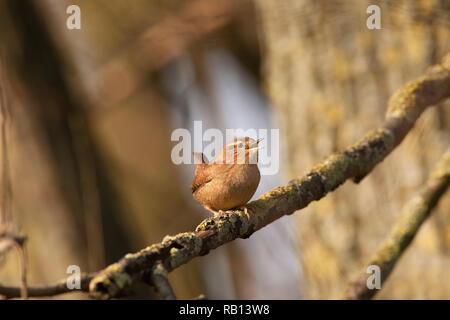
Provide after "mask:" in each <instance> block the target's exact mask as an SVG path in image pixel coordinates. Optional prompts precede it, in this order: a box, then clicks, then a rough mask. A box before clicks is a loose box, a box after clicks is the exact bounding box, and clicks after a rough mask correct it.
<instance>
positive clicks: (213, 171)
mask: <svg viewBox="0 0 450 320" xmlns="http://www.w3.org/2000/svg"><path fill="white" fill-rule="evenodd" d="M230 166H232V165H227V164H215V163H211V164H206V163H200V164H198V165H197V167H196V168H195V174H194V181H192V184H191V191H192V193H194V192H196V191H197V190H198V189H200V188H201V187H203V186H204V185H205V184H207V183H208V182H210V181H211V180H212V179H213V178H214V177H218V176H222V175H223V174H225V173H226V172H228V171H229V167H230Z"/></svg>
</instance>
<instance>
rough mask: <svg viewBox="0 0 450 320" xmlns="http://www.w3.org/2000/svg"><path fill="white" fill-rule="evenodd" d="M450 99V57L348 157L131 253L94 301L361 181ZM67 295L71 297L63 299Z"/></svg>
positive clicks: (99, 281)
mask: <svg viewBox="0 0 450 320" xmlns="http://www.w3.org/2000/svg"><path fill="white" fill-rule="evenodd" d="M449 96H450V54H448V55H447V56H446V58H445V59H444V61H443V63H442V65H436V66H434V67H432V68H430V70H429V71H428V72H427V74H426V75H424V76H422V77H420V78H418V79H416V80H414V81H411V82H409V83H407V84H406V85H405V86H403V87H402V88H400V89H399V90H397V92H396V93H395V94H394V95H393V96H392V97H391V99H390V101H389V105H388V111H387V113H386V118H385V122H384V123H383V124H382V126H381V127H380V128H378V129H377V130H374V131H372V132H370V133H368V134H367V135H366V136H365V137H364V138H363V139H361V140H360V141H359V142H357V143H355V144H354V145H352V146H350V147H348V148H347V149H345V150H344V151H342V152H340V153H335V154H332V155H330V156H329V157H328V158H327V159H325V161H323V162H322V163H321V164H319V165H317V166H316V167H314V168H313V169H312V170H311V171H310V172H309V173H308V174H306V175H305V176H304V177H303V178H301V179H295V180H292V181H291V182H290V183H289V185H288V186H282V187H278V188H275V189H273V190H271V191H269V192H267V193H265V194H264V195H262V196H261V197H260V198H259V199H257V200H256V201H253V202H250V203H249V204H248V205H247V207H248V209H249V210H250V211H251V213H252V214H251V215H250V217H247V216H246V215H245V214H244V213H243V212H242V211H241V210H234V211H233V212H232V213H228V214H225V215H223V216H219V217H214V218H209V219H206V220H204V221H203V222H202V223H200V225H199V226H198V227H197V228H196V230H195V231H194V232H185V233H180V234H177V235H175V236H166V237H165V238H164V239H163V241H162V242H160V243H156V244H153V245H151V246H149V247H147V248H145V249H142V250H141V251H139V252H137V253H129V254H127V255H125V256H124V257H123V258H122V259H121V260H120V261H118V262H116V263H114V264H111V265H110V266H108V267H107V268H105V269H103V270H101V271H99V272H98V273H97V274H96V275H95V276H94V277H93V279H92V280H91V281H90V283H89V292H90V294H91V296H92V297H95V298H103V299H107V298H112V297H119V296H121V295H124V294H126V292H127V289H128V288H130V287H131V285H132V284H133V283H134V282H136V281H142V280H144V279H145V277H146V274H147V273H148V272H149V271H150V270H153V268H154V267H155V265H156V263H159V261H160V263H161V264H162V266H163V267H164V268H165V269H166V270H167V272H170V271H172V270H174V269H176V268H178V267H179V266H181V265H183V264H185V263H187V262H188V261H190V260H191V259H193V258H195V257H198V256H202V255H206V254H207V253H208V252H209V251H210V250H212V249H215V248H217V247H219V246H221V245H224V244H226V243H228V242H230V241H233V240H235V239H237V238H248V237H249V236H250V235H251V234H252V233H254V232H255V231H257V230H259V229H261V228H263V227H264V226H266V225H268V224H270V223H271V222H273V221H275V220H277V219H279V218H281V217H282V216H284V215H288V214H292V213H293V212H295V211H296V210H299V209H302V208H305V207H306V206H307V205H308V204H309V203H311V202H312V201H317V200H319V199H321V198H323V197H324V196H325V195H326V194H328V193H329V192H330V191H333V190H334V189H336V188H337V187H339V186H340V185H341V184H343V183H344V182H345V181H346V180H348V179H353V180H354V181H355V182H359V181H361V179H363V178H364V177H365V176H366V175H367V174H368V173H369V172H370V171H371V170H372V169H373V168H374V167H375V166H376V165H377V164H378V163H380V162H381V161H382V160H383V159H384V158H385V157H386V156H387V155H389V153H391V152H392V150H394V148H395V147H396V146H397V145H398V144H400V142H401V141H402V140H403V138H404V137H405V136H406V134H407V133H408V132H409V130H411V128H412V127H413V126H414V123H415V121H416V120H417V119H418V117H419V116H420V114H421V113H422V112H423V111H424V110H425V109H426V108H427V107H428V106H430V105H433V104H437V103H439V102H440V101H442V100H444V99H446V98H448V97H449ZM62 292H67V291H60V292H59V293H62ZM1 293H2V290H1V288H0V294H1ZM29 295H30V296H32V295H33V292H32V291H30V292H29Z"/></svg>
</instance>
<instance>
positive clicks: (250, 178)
mask: <svg viewBox="0 0 450 320" xmlns="http://www.w3.org/2000/svg"><path fill="white" fill-rule="evenodd" d="M261 140H262V139H258V140H253V139H251V138H248V137H240V138H236V139H234V140H233V141H232V142H229V143H228V144H226V145H225V146H224V147H223V149H222V151H221V152H220V153H219V154H218V155H217V156H216V157H215V158H214V159H213V160H212V161H211V162H210V163H206V161H205V157H204V155H203V153H194V157H195V158H196V160H197V163H198V164H197V167H196V168H195V174H194V180H193V181H192V185H191V191H192V195H193V196H194V198H195V199H196V200H197V201H198V202H199V203H200V204H201V205H202V206H203V207H204V208H205V209H206V210H208V211H209V212H211V213H212V214H213V215H214V216H218V215H222V214H224V213H226V211H227V210H230V209H235V208H237V209H242V210H244V212H245V214H247V215H248V214H249V213H248V209H247V208H246V207H245V206H244V205H245V204H246V203H247V202H248V201H249V200H250V199H251V197H252V196H253V194H254V193H255V191H256V188H257V187H258V184H259V180H260V178H261V175H260V173H259V169H258V165H257V162H258V150H259V149H261V147H258V143H259V142H260V141H261Z"/></svg>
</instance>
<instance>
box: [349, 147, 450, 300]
mask: <svg viewBox="0 0 450 320" xmlns="http://www.w3.org/2000/svg"><path fill="white" fill-rule="evenodd" d="M449 185H450V149H449V150H448V151H447V152H446V153H445V154H444V156H443V157H442V159H441V160H440V161H439V163H438V165H437V166H436V168H435V169H434V170H433V173H432V174H431V175H430V177H429V178H428V180H427V182H426V186H425V187H424V188H423V189H422V190H421V191H420V192H419V194H418V195H417V196H416V197H414V198H413V199H411V200H410V201H409V202H408V203H407V205H406V206H405V207H404V208H403V210H402V214H401V216H400V219H399V220H398V221H397V223H396V224H395V226H394V227H393V229H392V231H391V233H390V234H389V236H388V237H387V238H386V239H385V241H384V242H383V243H382V244H381V246H380V247H379V248H378V250H377V251H376V253H375V254H374V255H373V257H372V258H371V259H370V261H369V263H368V264H367V266H370V265H377V266H379V267H380V271H381V281H382V283H384V282H386V280H387V278H388V277H389V275H390V274H391V272H392V270H393V269H394V267H395V265H396V263H397V261H398V259H400V257H401V256H402V254H403V253H404V252H405V250H406V248H408V246H409V245H410V244H411V242H412V240H413V239H414V236H415V235H416V234H417V232H418V231H419V228H420V226H421V225H422V223H423V222H424V221H425V220H426V218H427V217H428V216H429V215H430V213H431V212H432V210H433V208H434V207H435V206H436V204H437V203H438V201H439V199H440V198H441V196H442V195H443V194H444V193H445V191H446V190H447V188H448V187H449ZM367 266H366V267H365V269H364V270H363V271H362V272H361V274H360V276H359V277H358V279H357V280H356V281H354V282H352V283H351V284H350V285H349V286H348V288H347V290H346V291H345V293H344V297H345V298H346V299H371V298H373V297H374V296H375V294H376V293H377V292H378V291H379V290H370V289H369V288H368V287H367V285H366V281H367V277H368V275H367V273H366V270H367Z"/></svg>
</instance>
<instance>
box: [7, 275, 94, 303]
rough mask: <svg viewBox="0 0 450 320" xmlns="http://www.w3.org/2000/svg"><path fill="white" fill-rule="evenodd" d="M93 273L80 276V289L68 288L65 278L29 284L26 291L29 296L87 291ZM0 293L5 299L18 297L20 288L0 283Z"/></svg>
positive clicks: (47, 295)
mask: <svg viewBox="0 0 450 320" xmlns="http://www.w3.org/2000/svg"><path fill="white" fill-rule="evenodd" d="M92 277H93V274H84V275H82V276H81V289H80V290H77V289H69V287H68V286H67V279H63V280H61V281H58V282H57V283H54V284H50V285H44V286H29V287H27V293H28V296H29V297H49V296H56V295H58V294H62V293H68V292H74V291H83V292H88V291H89V282H90V281H91V280H92ZM0 295H2V296H5V297H6V298H7V299H11V298H18V297H20V296H21V288H20V287H13V286H2V285H0Z"/></svg>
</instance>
